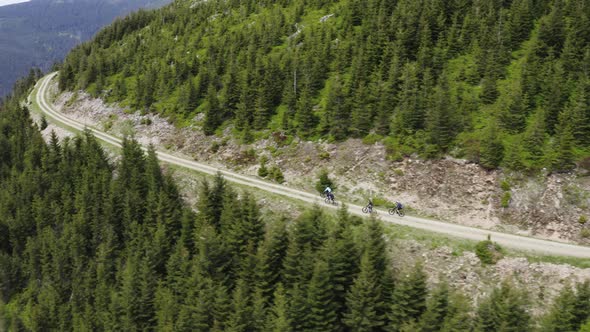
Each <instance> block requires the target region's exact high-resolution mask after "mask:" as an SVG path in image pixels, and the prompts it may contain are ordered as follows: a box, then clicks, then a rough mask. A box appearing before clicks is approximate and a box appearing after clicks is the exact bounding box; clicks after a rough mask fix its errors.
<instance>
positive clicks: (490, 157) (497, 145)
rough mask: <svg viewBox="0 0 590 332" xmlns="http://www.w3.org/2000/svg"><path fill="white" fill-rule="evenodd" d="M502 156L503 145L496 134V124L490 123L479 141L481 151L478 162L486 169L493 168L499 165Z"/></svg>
mask: <svg viewBox="0 0 590 332" xmlns="http://www.w3.org/2000/svg"><path fill="white" fill-rule="evenodd" d="M503 157H504V145H503V144H502V140H501V139H500V137H499V135H498V128H497V126H496V125H495V124H494V123H492V124H490V125H489V126H488V128H487V129H486V132H485V134H484V135H483V138H482V142H481V152H480V156H479V158H480V159H479V161H480V164H481V165H482V166H483V167H485V168H488V169H494V168H496V167H498V166H500V163H501V162H502V159H503Z"/></svg>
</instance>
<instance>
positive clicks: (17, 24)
mask: <svg viewBox="0 0 590 332" xmlns="http://www.w3.org/2000/svg"><path fill="white" fill-rule="evenodd" d="M168 2H169V1H168V0H131V1H122V0H70V1H56V0H33V1H30V2H27V3H21V4H15V5H10V6H5V7H0V22H1V23H0V48H1V49H2V53H0V73H2V77H1V78H0V96H5V95H6V94H7V93H9V92H10V88H11V87H12V85H13V84H14V83H15V82H16V80H17V78H19V77H22V76H24V75H26V74H27V73H28V70H29V68H31V67H39V68H41V69H43V70H47V69H49V67H50V66H51V65H52V64H54V63H56V62H60V61H62V60H63V58H64V57H65V56H66V54H67V53H68V52H69V51H70V49H71V48H72V47H74V46H76V45H77V44H79V43H80V42H83V41H86V40H88V39H90V38H91V37H92V36H93V35H94V34H95V33H96V32H97V31H98V30H99V29H100V28H102V27H104V26H105V25H107V24H109V23H110V22H112V20H113V19H114V18H115V17H117V16H121V15H126V14H128V13H129V12H131V11H134V10H137V9H139V8H155V7H159V6H162V5H164V4H166V3H168Z"/></svg>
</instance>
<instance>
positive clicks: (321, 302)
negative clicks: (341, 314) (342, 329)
mask: <svg viewBox="0 0 590 332" xmlns="http://www.w3.org/2000/svg"><path fill="white" fill-rule="evenodd" d="M307 302H308V304H307V307H308V308H309V314H308V316H307V326H308V328H309V329H311V330H313V331H335V330H337V327H338V320H337V318H338V316H337V312H336V303H335V299H334V284H333V280H332V275H331V272H330V270H329V265H328V264H327V263H326V262H324V261H322V260H318V261H317V262H316V263H315V267H314V270H313V275H312V277H311V280H310V282H309V287H308V288H307Z"/></svg>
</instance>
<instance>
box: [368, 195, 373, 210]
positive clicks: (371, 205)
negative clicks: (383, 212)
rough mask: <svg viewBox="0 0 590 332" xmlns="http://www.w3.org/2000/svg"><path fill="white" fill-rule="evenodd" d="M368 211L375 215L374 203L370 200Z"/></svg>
mask: <svg viewBox="0 0 590 332" xmlns="http://www.w3.org/2000/svg"><path fill="white" fill-rule="evenodd" d="M367 210H368V211H369V213H373V201H372V200H371V199H370V198H369V203H367Z"/></svg>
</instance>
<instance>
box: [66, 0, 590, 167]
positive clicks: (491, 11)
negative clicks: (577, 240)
mask: <svg viewBox="0 0 590 332" xmlns="http://www.w3.org/2000/svg"><path fill="white" fill-rule="evenodd" d="M589 13H590V5H589V4H588V3H587V2H586V1H581V0H568V1H562V0H558V1H547V0H538V1H537V0H535V1H533V0H515V1H486V2H479V1H464V0H456V1H438V0H436V1H434V0H433V1H410V0H400V1H384V0H372V1H359V0H342V1H305V2H304V1H278V2H276V1H275V2H269V1H262V2H261V1H246V2H243V1H241V2H238V1H207V2H199V1H176V2H175V3H174V4H172V5H169V6H167V7H166V8H163V9H161V10H158V11H155V12H152V13H149V14H141V15H132V16H130V17H128V18H126V19H125V20H122V21H119V22H117V23H115V24H113V25H112V26H111V27H109V28H107V29H105V30H103V31H102V32H100V33H99V34H98V35H97V37H96V38H95V39H94V40H93V41H92V42H90V43H87V44H84V45H82V46H80V47H78V48H76V49H75V50H74V51H73V52H72V53H71V54H70V55H69V56H68V57H67V59H66V61H65V63H64V65H63V68H62V73H61V76H60V86H61V88H62V89H78V88H82V89H87V90H88V91H90V92H92V93H93V94H95V95H100V96H103V97H104V98H106V99H107V100H110V101H119V102H122V103H123V105H127V106H128V107H130V108H131V109H141V110H144V111H151V112H159V113H162V114H164V115H166V116H169V117H170V118H171V119H172V120H173V121H176V122H177V123H178V124H179V125H186V124H188V123H192V122H195V123H196V124H198V125H201V126H202V128H203V131H204V132H205V133H207V134H213V133H215V131H216V130H217V129H218V128H220V127H224V126H226V125H228V124H231V125H232V126H233V128H234V132H235V133H236V134H237V135H243V136H244V137H245V139H246V140H248V139H250V137H252V135H251V132H252V131H261V130H267V129H270V130H272V131H277V130H281V131H285V132H287V133H288V134H291V135H298V136H300V137H303V138H312V139H313V138H318V137H325V138H328V139H331V140H337V141H338V140H343V139H346V138H348V137H365V136H367V135H372V136H375V137H376V138H377V139H384V141H385V142H386V143H387V144H388V146H389V147H390V149H389V150H390V154H391V157H393V158H400V157H401V156H403V155H410V154H412V153H414V152H418V153H420V154H421V155H423V156H424V157H437V156H440V155H442V154H446V153H452V154H453V155H455V156H458V157H465V158H467V159H470V160H473V161H476V162H480V163H481V164H482V165H483V166H485V167H488V168H495V167H498V166H504V167H507V168H512V169H523V168H526V169H533V170H534V169H540V168H541V167H548V168H550V169H552V170H555V171H569V170H571V169H572V168H573V167H575V163H574V162H575V161H577V160H580V159H581V158H583V157H585V156H588V154H589V153H588V152H589V150H588V147H589V144H590V126H588V125H587V123H590V98H588V97H587V96H589V93H590V92H589V91H590V84H589V83H588V82H589V80H588V73H589V68H588V67H587V66H585V65H584V64H587V63H590V46H589V45H590V31H589V30H590V25H589V24H585V23H584V22H587V21H588V17H589ZM196 115H198V116H196ZM195 116H196V117H195Z"/></svg>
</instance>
